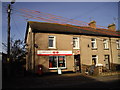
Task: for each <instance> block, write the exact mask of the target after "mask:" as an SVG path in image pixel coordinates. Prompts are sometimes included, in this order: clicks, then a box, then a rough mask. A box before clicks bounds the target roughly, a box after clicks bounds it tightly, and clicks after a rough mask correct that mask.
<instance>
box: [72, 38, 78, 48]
mask: <svg viewBox="0 0 120 90" xmlns="http://www.w3.org/2000/svg"><path fill="white" fill-rule="evenodd" d="M73 49H79V37H73Z"/></svg>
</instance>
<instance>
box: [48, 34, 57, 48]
mask: <svg viewBox="0 0 120 90" xmlns="http://www.w3.org/2000/svg"><path fill="white" fill-rule="evenodd" d="M50 37H53V47H49V40H50ZM48 48H49V49H56V36H48Z"/></svg>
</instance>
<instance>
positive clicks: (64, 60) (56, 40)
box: [25, 21, 120, 73]
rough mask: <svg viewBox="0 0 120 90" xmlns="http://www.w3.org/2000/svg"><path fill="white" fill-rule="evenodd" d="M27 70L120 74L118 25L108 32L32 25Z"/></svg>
mask: <svg viewBox="0 0 120 90" xmlns="http://www.w3.org/2000/svg"><path fill="white" fill-rule="evenodd" d="M25 43H26V44H27V47H26V48H27V52H28V53H27V55H26V70H28V71H32V72H35V73H36V72H37V70H38V68H37V67H38V65H42V66H43V72H44V73H49V72H57V70H58V68H60V69H61V70H62V72H67V71H72V72H74V71H77V72H80V73H85V72H86V70H89V67H90V66H92V65H94V66H95V67H97V66H102V71H108V70H118V69H119V68H118V67H119V66H120V33H118V32H117V31H116V26H115V24H110V25H109V26H108V29H102V28H97V27H96V22H95V21H91V22H90V23H89V24H88V26H86V27H85V26H74V25H69V24H65V25H62V24H56V23H46V22H35V21H28V23H27V29H26V36H25Z"/></svg>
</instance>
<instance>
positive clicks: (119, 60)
mask: <svg viewBox="0 0 120 90" xmlns="http://www.w3.org/2000/svg"><path fill="white" fill-rule="evenodd" d="M118 62H120V54H118Z"/></svg>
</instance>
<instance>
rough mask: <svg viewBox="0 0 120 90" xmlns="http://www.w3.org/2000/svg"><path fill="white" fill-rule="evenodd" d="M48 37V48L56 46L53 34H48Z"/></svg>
mask: <svg viewBox="0 0 120 90" xmlns="http://www.w3.org/2000/svg"><path fill="white" fill-rule="evenodd" d="M48 39H49V41H48V48H56V44H55V43H56V40H55V36H49V37H48Z"/></svg>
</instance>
